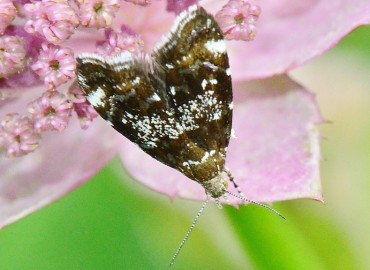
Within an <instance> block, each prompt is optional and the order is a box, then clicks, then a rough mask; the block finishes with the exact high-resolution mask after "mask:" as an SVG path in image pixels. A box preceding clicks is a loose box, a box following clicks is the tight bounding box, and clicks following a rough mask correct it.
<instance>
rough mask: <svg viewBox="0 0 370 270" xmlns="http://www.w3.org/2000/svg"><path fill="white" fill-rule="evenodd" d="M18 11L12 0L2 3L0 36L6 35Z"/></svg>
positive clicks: (4, 0)
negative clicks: (6, 30) (7, 28)
mask: <svg viewBox="0 0 370 270" xmlns="http://www.w3.org/2000/svg"><path fill="white" fill-rule="evenodd" d="M16 15H17V9H16V8H15V6H14V5H13V1H11V0H3V1H1V2H0V34H1V35H2V34H4V31H5V29H6V27H7V26H8V25H9V24H10V23H11V22H12V21H13V20H14V18H15V16H16Z"/></svg>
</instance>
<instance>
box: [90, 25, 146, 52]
mask: <svg viewBox="0 0 370 270" xmlns="http://www.w3.org/2000/svg"><path fill="white" fill-rule="evenodd" d="M105 38H106V41H104V42H98V43H97V45H98V47H97V50H96V53H98V54H101V55H115V54H118V53H120V52H124V51H129V52H130V53H133V54H139V53H141V52H142V51H143V47H144V42H143V40H142V39H141V37H140V36H139V35H138V34H137V33H135V32H134V31H132V30H131V29H129V28H128V27H126V26H124V25H122V26H121V31H120V32H115V31H113V29H112V28H107V29H106V30H105Z"/></svg>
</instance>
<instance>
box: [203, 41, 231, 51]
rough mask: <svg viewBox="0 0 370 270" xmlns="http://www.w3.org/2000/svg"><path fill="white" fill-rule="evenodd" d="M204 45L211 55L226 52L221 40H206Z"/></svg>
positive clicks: (223, 42)
mask: <svg viewBox="0 0 370 270" xmlns="http://www.w3.org/2000/svg"><path fill="white" fill-rule="evenodd" d="M204 45H205V47H206V48H207V50H209V51H210V52H211V53H215V54H219V53H225V52H226V44H225V41H223V40H222V39H219V40H208V41H207V42H206V43H205V44H204Z"/></svg>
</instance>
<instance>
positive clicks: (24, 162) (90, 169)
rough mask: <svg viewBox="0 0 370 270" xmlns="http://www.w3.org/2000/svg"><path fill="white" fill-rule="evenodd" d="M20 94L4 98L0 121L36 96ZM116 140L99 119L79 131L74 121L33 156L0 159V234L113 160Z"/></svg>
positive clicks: (48, 136) (45, 140)
mask: <svg viewBox="0 0 370 270" xmlns="http://www.w3.org/2000/svg"><path fill="white" fill-rule="evenodd" d="M33 90H36V89H33ZM19 92H21V93H22V96H21V97H20V98H19V97H17V96H9V97H8V98H7V99H6V100H5V102H4V103H2V104H1V107H0V108H1V110H0V115H1V118H2V117H3V114H4V113H6V112H9V111H13V110H14V111H17V112H22V110H21V109H19V108H20V106H21V104H22V103H23V102H24V101H25V100H27V101H29V100H30V98H31V92H36V91H32V90H31V89H27V91H25V92H24V91H19ZM10 107H11V108H13V110H11V109H10ZM23 111H25V109H24V110H23ZM119 138H120V136H119V134H117V133H116V132H115V131H114V130H113V129H112V128H110V127H109V125H107V123H106V122H105V121H103V120H102V119H101V118H99V119H96V120H94V124H93V125H91V127H90V128H89V129H88V130H82V129H81V128H80V124H79V120H78V119H77V118H76V117H74V118H73V120H72V121H71V123H70V124H69V126H68V128H67V129H66V130H65V131H64V132H60V133H59V132H49V133H44V136H43V138H42V140H41V143H40V148H39V149H37V151H35V152H34V153H32V154H29V155H26V156H24V157H22V158H13V159H8V158H5V157H1V162H0V171H1V181H0V205H1V211H0V228H2V227H4V226H6V225H7V224H9V223H12V222H14V221H16V220H18V219H20V218H22V217H24V216H25V215H27V214H29V213H31V212H33V211H35V210H37V209H40V208H41V207H43V206H45V205H47V204H49V203H51V202H53V201H55V200H57V199H58V198H60V197H61V196H63V195H64V194H66V193H68V192H69V191H71V190H73V189H75V188H76V187H78V186H79V185H81V184H82V183H84V182H85V181H87V180H88V179H89V178H90V177H91V176H93V175H94V174H95V173H96V172H98V171H99V170H100V169H101V168H102V167H103V166H104V165H105V164H106V163H107V162H108V161H109V160H111V159H112V158H113V156H114V155H115V154H116V150H115V149H116V145H117V139H119Z"/></svg>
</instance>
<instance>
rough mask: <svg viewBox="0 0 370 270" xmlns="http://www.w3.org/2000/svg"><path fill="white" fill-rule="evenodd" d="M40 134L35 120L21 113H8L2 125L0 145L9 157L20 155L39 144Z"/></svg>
mask: <svg viewBox="0 0 370 270" xmlns="http://www.w3.org/2000/svg"><path fill="white" fill-rule="evenodd" d="M39 140H40V135H39V134H38V133H37V132H35V130H34V128H33V122H32V120H31V119H29V118H28V117H24V116H20V115H19V114H8V115H6V117H5V119H4V120H3V121H2V122H1V125H0V147H3V148H6V155H7V156H8V157H19V156H22V155H25V154H28V153H31V152H33V151H34V150H35V149H36V148H37V147H38V145H39Z"/></svg>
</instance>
